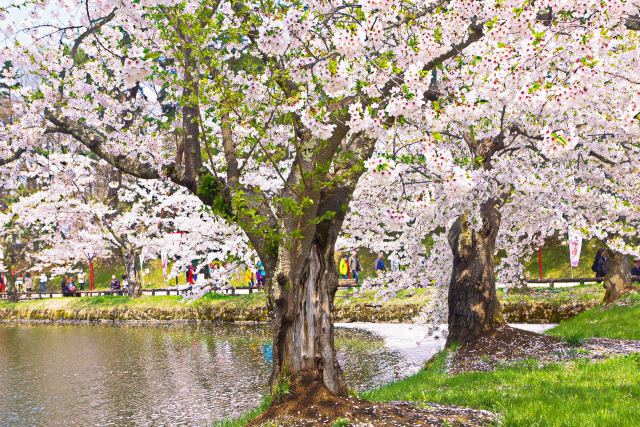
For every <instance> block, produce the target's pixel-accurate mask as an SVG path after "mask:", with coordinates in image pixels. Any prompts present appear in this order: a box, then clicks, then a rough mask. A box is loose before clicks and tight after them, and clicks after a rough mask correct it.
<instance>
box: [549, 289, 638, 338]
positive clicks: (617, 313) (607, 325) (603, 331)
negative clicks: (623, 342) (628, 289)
mask: <svg viewBox="0 0 640 427" xmlns="http://www.w3.org/2000/svg"><path fill="white" fill-rule="evenodd" d="M624 299H625V300H631V301H634V302H636V303H635V304H634V305H630V306H617V305H613V306H611V307H608V308H605V307H596V308H593V309H591V310H587V311H585V312H583V313H580V314H579V315H577V316H576V317H574V318H573V319H570V320H567V321H565V322H562V323H560V324H559V325H558V326H556V327H555V328H553V329H551V330H549V331H547V333H548V334H551V335H560V336H563V337H571V338H574V339H575V338H578V339H579V338H588V337H606V338H616V339H630V340H640V295H638V294H630V295H627V296H625V297H624Z"/></svg>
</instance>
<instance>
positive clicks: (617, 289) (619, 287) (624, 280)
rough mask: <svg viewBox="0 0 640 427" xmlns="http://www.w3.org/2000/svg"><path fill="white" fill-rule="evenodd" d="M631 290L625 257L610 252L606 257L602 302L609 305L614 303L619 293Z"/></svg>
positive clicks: (627, 261) (627, 263) (627, 262)
mask: <svg viewBox="0 0 640 427" xmlns="http://www.w3.org/2000/svg"><path fill="white" fill-rule="evenodd" d="M628 288H631V279H630V278H629V260H628V258H627V256H626V255H623V254H621V253H619V252H614V251H610V252H609V256H608V257H607V273H606V275H605V276H604V289H605V294H604V300H603V302H605V303H609V302H612V301H614V300H615V299H616V298H618V296H619V295H620V293H621V292H622V291H623V290H625V289H628Z"/></svg>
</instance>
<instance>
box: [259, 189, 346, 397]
mask: <svg viewBox="0 0 640 427" xmlns="http://www.w3.org/2000/svg"><path fill="white" fill-rule="evenodd" d="M351 192H352V189H350V191H347V193H346V194H344V193H343V196H344V199H342V200H344V201H348V199H349V198H350V195H351ZM331 205H332V206H331ZM331 205H329V206H328V205H327V202H325V205H324V209H333V208H336V209H337V211H336V212H338V213H337V214H336V215H335V216H334V217H333V219H331V220H324V221H322V222H320V223H319V224H318V225H317V227H316V230H315V233H314V235H313V240H312V242H311V245H310V246H309V248H308V250H306V251H304V253H300V254H298V256H296V257H287V256H282V255H281V256H280V257H279V259H278V267H277V269H276V272H275V278H274V281H273V283H272V286H273V287H274V296H275V301H274V319H273V333H274V341H273V371H272V374H271V381H270V383H271V387H272V391H273V390H274V388H275V387H276V386H277V384H278V383H279V382H280V380H281V379H283V377H284V376H289V377H290V378H294V377H297V376H302V375H308V374H311V375H312V376H313V377H315V378H316V379H317V380H318V381H320V382H322V383H323V384H324V385H325V386H326V387H327V388H328V389H329V390H331V391H333V392H334V393H336V394H338V395H342V396H346V394H347V386H346V383H345V380H344V376H343V373H342V369H341V368H340V365H339V364H338V360H337V358H336V351H335V346H334V339H333V338H334V327H333V299H334V296H335V294H336V291H337V290H338V273H337V269H336V265H335V260H334V246H335V242H336V239H337V238H338V233H339V231H340V228H341V226H342V222H343V221H344V212H343V211H341V210H340V208H339V206H340V205H341V199H340V198H333V200H332V203H331ZM284 252H285V251H281V254H284ZM298 266H301V268H299V267H298Z"/></svg>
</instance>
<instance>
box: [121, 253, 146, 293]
mask: <svg viewBox="0 0 640 427" xmlns="http://www.w3.org/2000/svg"><path fill="white" fill-rule="evenodd" d="M125 269H126V272H127V280H128V281H129V289H128V290H127V291H128V294H129V296H130V297H136V298H137V297H139V296H140V295H142V281H141V279H140V268H139V264H138V255H137V254H136V253H135V252H134V251H128V252H127V253H126V255H125Z"/></svg>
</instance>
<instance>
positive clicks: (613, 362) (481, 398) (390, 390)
mask: <svg viewBox="0 0 640 427" xmlns="http://www.w3.org/2000/svg"><path fill="white" fill-rule="evenodd" d="M632 299H638V298H637V297H632ZM639 314H640V304H638V303H636V304H635V305H630V306H621V307H617V306H614V307H611V308H600V307H598V308H594V309H592V310H589V311H587V312H585V313H583V314H581V315H579V316H577V317H576V318H575V319H573V320H569V321H567V322H563V323H561V324H560V325H559V326H558V327H556V328H554V329H552V330H550V331H549V333H550V334H554V335H559V336H563V337H565V338H566V339H568V340H571V339H573V337H576V336H579V337H583V338H587V337H592V336H600V337H609V338H619V339H638V338H639V337H640V323H639V322H638V319H639V318H640V317H638V315H639ZM446 360H447V352H445V351H442V352H440V353H439V354H438V356H437V357H436V358H435V361H434V362H433V363H432V364H431V365H430V366H429V367H428V368H427V369H425V370H424V371H422V372H420V373H418V374H417V375H415V376H412V377H410V378H407V379H405V380H403V381H399V382H397V383H393V384H389V385H387V386H385V387H382V388H380V389H377V390H373V391H370V392H368V393H364V395H363V397H364V398H366V399H370V400H374V401H382V400H412V401H417V402H424V404H425V405H428V402H435V403H440V404H454V405H460V406H466V407H472V408H478V409H487V410H490V411H494V412H498V413H500V414H502V416H503V417H504V424H505V425H509V426H533V425H535V426H547V425H548V426H552V425H553V426H556V425H562V426H574V425H576V426H577V425H580V426H604V425H607V426H614V425H625V426H634V425H640V418H638V413H640V355H639V354H634V355H630V356H625V357H618V358H614V359H609V360H605V361H600V362H596V363H594V362H589V361H586V360H579V359H578V360H576V361H574V362H571V363H565V364H551V365H546V366H543V367H541V366H539V363H538V362H537V361H536V360H527V361H524V362H521V363H519V364H517V365H515V366H512V367H504V368H499V369H497V370H495V371H493V372H482V373H466V374H460V375H449V374H448V373H447V372H446Z"/></svg>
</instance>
